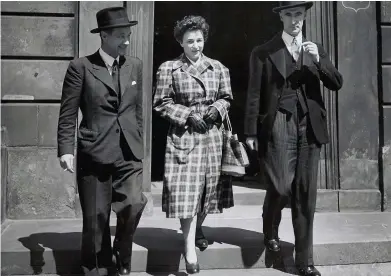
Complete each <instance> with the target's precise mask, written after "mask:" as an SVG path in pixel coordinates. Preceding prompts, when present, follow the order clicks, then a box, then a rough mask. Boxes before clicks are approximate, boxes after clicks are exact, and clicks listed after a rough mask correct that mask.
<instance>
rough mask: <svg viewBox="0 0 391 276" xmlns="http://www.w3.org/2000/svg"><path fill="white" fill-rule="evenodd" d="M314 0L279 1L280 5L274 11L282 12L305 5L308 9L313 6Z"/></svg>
mask: <svg viewBox="0 0 391 276" xmlns="http://www.w3.org/2000/svg"><path fill="white" fill-rule="evenodd" d="M313 4H314V3H313V2H312V1H279V2H278V5H279V6H278V7H276V8H274V9H273V12H280V11H282V10H285V9H290V8H296V7H302V6H304V7H305V9H306V10H308V9H309V8H311V7H312V5H313Z"/></svg>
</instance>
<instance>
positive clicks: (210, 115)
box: [204, 106, 219, 125]
mask: <svg viewBox="0 0 391 276" xmlns="http://www.w3.org/2000/svg"><path fill="white" fill-rule="evenodd" d="M218 118H219V111H218V110H217V108H216V107H214V106H211V107H209V109H208V111H207V112H206V114H205V115H204V121H205V122H206V123H207V124H210V125H211V124H213V123H214V122H216V120H217V119H218Z"/></svg>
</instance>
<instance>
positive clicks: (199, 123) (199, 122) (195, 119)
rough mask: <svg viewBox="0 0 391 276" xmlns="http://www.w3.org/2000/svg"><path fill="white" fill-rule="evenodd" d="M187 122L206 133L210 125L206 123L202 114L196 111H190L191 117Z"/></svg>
mask: <svg viewBox="0 0 391 276" xmlns="http://www.w3.org/2000/svg"><path fill="white" fill-rule="evenodd" d="M187 122H188V124H189V125H190V126H192V127H193V128H194V129H195V130H196V131H198V132H201V133H204V132H205V131H206V130H207V128H208V126H207V125H206V123H205V121H204V120H203V119H202V118H201V116H200V115H199V114H197V113H194V112H192V113H190V115H189V117H188V118H187Z"/></svg>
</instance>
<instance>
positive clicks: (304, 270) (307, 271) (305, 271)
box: [299, 265, 322, 276]
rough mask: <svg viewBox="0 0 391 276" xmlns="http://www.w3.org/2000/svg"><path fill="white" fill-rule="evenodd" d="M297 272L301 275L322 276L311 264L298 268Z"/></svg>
mask: <svg viewBox="0 0 391 276" xmlns="http://www.w3.org/2000/svg"><path fill="white" fill-rule="evenodd" d="M299 274H300V275H302V276H322V275H321V274H320V272H319V271H318V270H317V269H316V268H315V267H314V266H313V265H310V266H307V267H301V268H299Z"/></svg>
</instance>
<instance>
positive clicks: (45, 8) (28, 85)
mask: <svg viewBox="0 0 391 276" xmlns="http://www.w3.org/2000/svg"><path fill="white" fill-rule="evenodd" d="M1 10H2V18H1V19H2V24H1V32H2V36H1V39H2V40H1V46H2V61H1V91H2V99H1V100H2V101H1V117H2V122H1V126H2V129H3V130H4V133H6V136H7V139H5V140H4V141H3V143H2V146H4V147H2V173H3V172H5V174H6V175H2V202H3V204H2V207H4V203H5V202H6V206H7V207H6V211H7V217H8V218H10V219H30V218H72V217H75V211H74V208H75V194H76V188H75V187H76V185H75V179H74V175H71V174H68V173H65V172H63V170H62V169H61V167H60V165H59V163H58V159H57V149H56V147H57V142H56V135H57V134H56V133H57V121H58V113H59V106H60V104H59V102H60V98H61V87H62V81H63V78H64V76H65V71H66V69H67V66H68V63H69V60H71V59H73V58H74V57H76V56H77V53H78V51H77V47H75V46H76V45H77V35H76V34H77V33H76V31H77V22H76V21H77V20H76V17H75V14H76V13H77V2H67V1H65V2H64V1H63V2H2V3H1ZM4 180H6V181H4ZM3 181H4V184H6V187H5V186H4V184H3ZM3 216H5V214H4V213H2V218H3Z"/></svg>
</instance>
